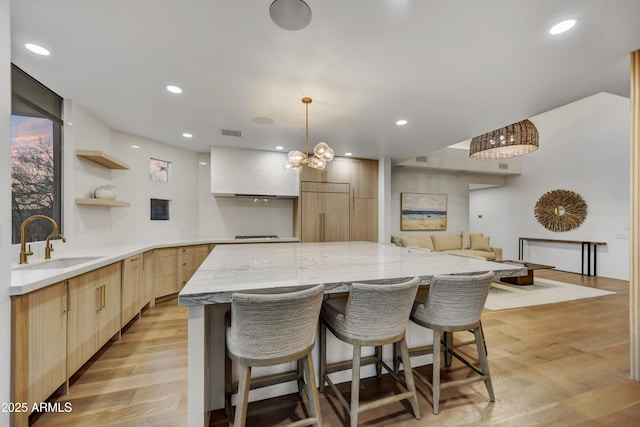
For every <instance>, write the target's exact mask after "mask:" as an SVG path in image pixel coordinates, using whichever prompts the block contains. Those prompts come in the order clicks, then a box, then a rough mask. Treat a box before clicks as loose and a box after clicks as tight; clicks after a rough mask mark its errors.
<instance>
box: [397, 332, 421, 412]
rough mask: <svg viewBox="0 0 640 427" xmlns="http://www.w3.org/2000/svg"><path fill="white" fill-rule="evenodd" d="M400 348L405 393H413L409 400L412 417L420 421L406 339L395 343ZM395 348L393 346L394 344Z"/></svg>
mask: <svg viewBox="0 0 640 427" xmlns="http://www.w3.org/2000/svg"><path fill="white" fill-rule="evenodd" d="M396 344H398V345H399V346H400V357H401V358H402V366H404V380H405V382H406V383H407V391H410V392H412V393H413V397H410V398H409V403H411V408H412V409H413V416H414V417H415V418H416V420H419V419H420V409H419V408H418V400H417V399H416V394H415V393H416V385H415V382H414V380H413V371H412V369H411V358H410V357H409V348H408V347H407V339H406V338H403V339H402V341H400V342H399V343H396ZM394 347H395V344H394Z"/></svg>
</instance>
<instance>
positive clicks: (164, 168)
mask: <svg viewBox="0 0 640 427" xmlns="http://www.w3.org/2000/svg"><path fill="white" fill-rule="evenodd" d="M170 166H171V162H167V161H166V160H160V159H154V158H151V159H149V178H151V180H152V181H158V182H169V167H170Z"/></svg>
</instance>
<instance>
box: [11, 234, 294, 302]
mask: <svg viewBox="0 0 640 427" xmlns="http://www.w3.org/2000/svg"><path fill="white" fill-rule="evenodd" d="M298 241H299V239H298V238H297V237H288V238H287V237H285V238H269V239H239V240H237V239H194V240H179V241H167V242H162V243H153V244H130V245H118V246H102V247H96V248H92V249H87V248H85V249H83V250H81V251H80V250H78V251H69V252H66V251H65V252H64V254H60V256H58V253H57V252H54V253H53V254H52V256H51V258H52V260H51V261H56V260H57V259H68V258H93V259H91V260H89V261H87V262H83V263H81V264H77V265H74V266H72V267H68V268H46V267H45V265H47V264H48V262H47V261H44V260H42V259H34V258H33V257H31V258H30V259H29V264H27V265H24V266H23V265H13V266H12V267H11V285H10V286H9V295H24V294H26V293H29V292H33V291H36V290H38V289H42V288H44V287H47V286H49V285H52V284H54V283H58V282H61V281H63V280H66V279H70V278H72V277H75V276H79V275H81V274H84V273H87V272H89V271H92V270H95V269H97V268H100V267H104V266H107V265H109V264H113V263H114V262H118V261H121V260H123V259H125V258H128V257H131V256H135V255H137V254H140V253H143V252H146V251H148V250H152V249H158V248H169V247H174V246H190V245H201V244H215V245H222V244H229V243H233V244H237V245H235V246H242V245H245V244H248V243H264V242H270V243H281V242H287V243H290V242H298ZM60 247H61V244H60V245H58V248H60ZM33 267H37V268H36V269H31V268H33Z"/></svg>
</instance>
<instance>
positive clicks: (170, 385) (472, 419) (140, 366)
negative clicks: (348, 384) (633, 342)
mask: <svg viewBox="0 0 640 427" xmlns="http://www.w3.org/2000/svg"><path fill="white" fill-rule="evenodd" d="M536 275H538V276H540V277H544V278H548V279H553V280H560V281H564V282H570V283H576V284H581V285H585V286H593V287H597V288H601V289H607V290H612V291H615V292H617V294H616V295H608V296H604V297H598V298H591V299H585V300H577V301H570V302H566V303H559V304H551V305H546V306H538V307H529V308H521V309H514V310H505V311H496V312H491V311H485V313H484V314H483V326H484V331H485V334H486V340H487V344H488V348H489V360H490V366H491V371H492V375H493V384H494V389H495V392H496V402H495V403H490V402H489V399H488V396H487V393H486V389H485V388H484V385H483V384H482V383H475V384H473V385H471V386H466V387H463V388H459V389H451V390H446V391H445V392H444V393H443V396H442V399H441V402H440V414H439V415H437V416H434V415H433V414H432V413H431V403H430V402H431V393H430V392H429V391H428V390H427V388H426V387H425V386H424V385H422V384H421V383H418V389H419V402H420V411H421V415H422V418H421V419H420V420H415V419H413V417H412V416H411V415H410V413H409V412H408V411H407V410H406V406H405V405H404V404H402V403H397V404H394V405H389V406H387V407H383V408H380V409H376V410H373V411H372V412H369V413H364V414H362V415H361V417H360V425H367V426H389V425H394V426H423V425H424V426H426V425H429V426H432V425H433V426H469V425H473V426H505V427H506V426H516V425H517V426H519V427H523V426H552V425H553V426H611V425H617V426H621V427H623V426H638V425H640V383H636V382H634V381H632V380H630V379H629V316H628V313H629V306H628V304H629V291H628V282H626V281H620V280H613V279H605V278H593V277H582V276H580V275H575V274H570V273H563V272H556V271H537V272H536ZM419 369H420V370H421V371H422V372H424V373H426V374H427V375H429V372H430V366H425V367H421V368H419ZM466 373H467V371H466V370H464V369H462V367H461V365H459V364H456V363H455V362H454V364H453V366H452V368H451V370H450V371H449V373H448V374H446V375H449V376H450V377H459V376H464V375H466ZM393 388H394V384H393V382H392V381H389V378H387V377H383V379H382V380H377V379H368V380H365V381H364V382H363V384H362V391H361V397H362V399H367V398H369V397H371V396H379V395H381V394H384V393H387V392H389V391H390V390H393ZM325 393H326V394H325V395H321V406H322V415H323V417H324V421H325V424H324V425H326V426H343V425H348V424H345V414H344V413H343V411H342V410H341V409H340V408H339V404H338V403H337V401H336V399H335V398H334V397H333V396H332V395H331V392H330V391H329V390H328V388H327V389H326V390H325ZM55 400H58V401H61V402H71V404H72V405H73V411H72V412H70V413H59V414H54V413H45V414H41V415H39V416H32V425H33V426H36V427H41V426H44V427H52V426H54V427H55V426H90V425H94V426H98V425H112V426H171V427H178V426H186V423H187V421H186V420H187V415H186V413H187V311H186V309H185V308H183V307H177V306H176V301H175V300H172V301H167V302H164V303H161V304H159V305H157V306H156V307H154V308H151V309H148V310H146V311H145V312H144V313H143V316H142V318H141V319H139V320H137V321H136V322H134V323H133V324H132V325H130V326H129V328H128V329H127V330H126V331H125V333H124V334H123V336H122V339H121V340H119V341H114V342H112V343H110V344H109V345H107V347H106V348H104V349H103V351H101V352H100V353H99V354H98V355H96V356H95V357H94V358H93V359H92V360H91V361H90V362H89V363H87V365H85V367H84V368H83V369H82V371H81V372H79V373H78V374H77V375H75V377H74V378H73V381H72V385H71V387H70V390H69V393H68V394H67V395H64V396H59V397H57V398H55ZM304 407H305V406H304V405H301V404H300V403H299V402H298V400H297V398H296V397H295V396H285V397H281V398H275V399H270V400H268V401H262V402H256V403H252V404H250V405H249V418H248V425H249V426H260V427H264V426H269V425H284V424H285V423H287V422H290V421H291V420H292V419H293V420H295V419H296V417H299V416H300V415H302V413H303V412H302V410H303V408H304ZM222 425H224V415H223V414H222V413H221V412H215V413H213V415H212V420H211V426H222Z"/></svg>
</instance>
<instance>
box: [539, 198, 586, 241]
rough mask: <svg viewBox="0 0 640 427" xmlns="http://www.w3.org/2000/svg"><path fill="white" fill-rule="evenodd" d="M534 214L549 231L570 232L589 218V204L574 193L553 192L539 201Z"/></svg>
mask: <svg viewBox="0 0 640 427" xmlns="http://www.w3.org/2000/svg"><path fill="white" fill-rule="evenodd" d="M534 213H535V216H536V219H537V220H538V222H539V223H540V224H541V225H542V226H543V227H544V228H546V229H547V230H551V231H556V232H561V231H569V230H573V229H574V228H578V227H580V224H582V222H583V221H584V219H585V218H586V217H587V204H586V203H585V201H584V199H583V198H582V197H581V196H580V195H579V194H577V193H574V192H573V191H568V190H552V191H549V192H547V193H545V194H544V195H543V196H542V197H540V199H538V202H537V203H536V207H535V209H534Z"/></svg>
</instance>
